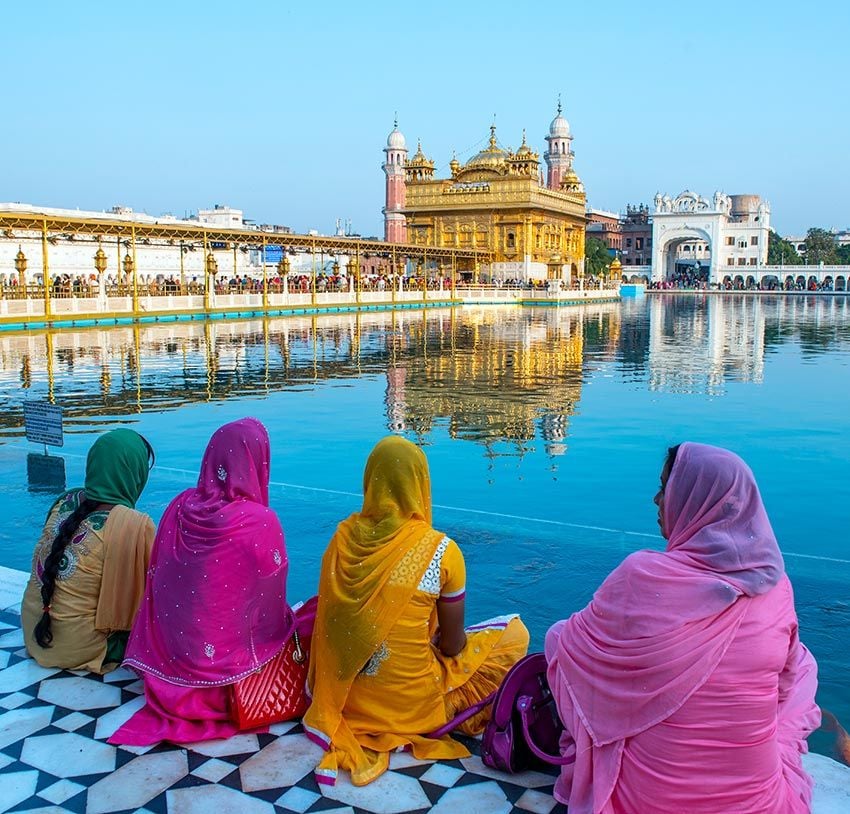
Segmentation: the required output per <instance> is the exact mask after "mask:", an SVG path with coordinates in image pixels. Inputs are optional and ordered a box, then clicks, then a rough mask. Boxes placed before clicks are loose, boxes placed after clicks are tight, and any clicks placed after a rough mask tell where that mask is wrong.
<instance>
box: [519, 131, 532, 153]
mask: <svg viewBox="0 0 850 814" xmlns="http://www.w3.org/2000/svg"><path fill="white" fill-rule="evenodd" d="M516 154H517V155H534V151H533V150H532V149H531V147H529V146H528V145H527V144H526V143H525V128H524V127H523V129H522V144H520V145H519V149H518V150H517V151H516Z"/></svg>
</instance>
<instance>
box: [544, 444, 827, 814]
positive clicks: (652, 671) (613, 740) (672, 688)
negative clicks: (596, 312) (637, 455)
mask: <svg viewBox="0 0 850 814" xmlns="http://www.w3.org/2000/svg"><path fill="white" fill-rule="evenodd" d="M655 503H656V504H657V505H658V522H659V525H660V526H661V533H662V534H663V535H664V537H665V538H666V539H667V541H668V543H667V549H666V551H664V552H658V551H638V552H636V553H634V554H631V555H630V556H629V557H627V558H626V559H625V561H624V562H623V563H622V564H621V565H620V566H619V567H617V568H616V569H615V570H614V571H613V572H612V573H611V574H610V576H609V577H608V578H607V579H606V580H605V582H603V584H602V586H601V587H600V588H599V590H598V591H597V592H596V594H595V595H594V597H593V600H592V601H591V603H590V604H589V605H588V606H587V607H586V608H584V609H583V610H581V611H579V612H578V613H575V614H573V616H571V617H570V618H569V619H568V620H566V621H565V622H559V623H557V624H556V625H555V626H554V627H553V628H552V629H551V630H550V631H549V633H548V634H547V637H546V655H547V658H548V660H549V683H550V685H551V687H552V691H553V693H554V695H555V698H556V701H557V704H558V709H559V712H560V715H561V719H562V721H563V723H564V725H565V727H566V733H565V735H564V737H563V738H562V741H561V749H562V753H563V754H564V755H565V756H572V757H573V762H572V763H570V764H568V765H567V766H565V767H564V768H563V770H562V774H561V777H560V778H559V780H558V783H557V784H556V786H555V797H556V798H557V799H558V800H560V801H561V802H563V803H566V804H567V805H568V806H569V810H570V814H591V812H593V814H620V813H621V812H622V813H623V814H633V812H641V814H653V813H654V812H680V811H682V812H684V811H687V812H689V814H716V812H720V811H723V812H726V811H728V812H732V811H734V812H752V813H753V814H755V812H759V813H760V814H761V813H762V812H764V813H766V812H775V813H776V814H798V813H799V814H803V812H808V811H809V810H810V806H811V799H812V781H811V780H810V778H809V777H808V776H807V775H806V773H805V771H804V770H803V768H802V765H801V760H800V755H801V754H802V753H804V752H805V751H806V736H807V735H808V734H809V733H810V732H811V731H812V730H814V729H815V728H817V726H818V724H819V722H820V713H819V711H818V708H817V707H816V706H815V703H814V697H815V690H816V688H817V665H816V664H815V661H814V659H813V658H812V656H811V654H810V653H809V651H808V650H806V648H805V647H804V646H803V645H802V644H801V643H800V639H799V637H798V632H797V616H796V614H795V612H794V597H793V594H792V591H791V583H790V582H789V581H788V577H787V576H786V575H785V568H784V565H783V562H782V555H781V554H780V552H779V547H778V546H777V543H776V538H775V537H774V535H773V530H772V529H771V526H770V521H769V520H768V518H767V514H766V512H765V509H764V506H763V504H762V500H761V496H760V495H759V491H758V487H757V486H756V483H755V480H754V479H753V474H752V472H751V471H750V470H749V468H748V467H747V466H746V464H745V463H744V462H743V461H742V460H741V459H740V458H738V457H737V456H736V455H733V454H732V453H731V452H728V451H726V450H723V449H718V448H717V447H710V446H705V445H703V444H692V443H687V444H682V445H681V446H679V447H673V448H672V449H671V450H670V451H669V454H668V457H667V461H666V462H665V464H664V468H663V470H662V472H661V489H660V491H659V492H658V494H657V495H656V496H655Z"/></svg>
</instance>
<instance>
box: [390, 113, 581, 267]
mask: <svg viewBox="0 0 850 814" xmlns="http://www.w3.org/2000/svg"><path fill="white" fill-rule="evenodd" d="M450 166H451V178H445V179H442V178H434V177H433V176H434V164H433V162H432V161H430V160H429V159H427V158H426V157H425V155H424V154H423V153H422V149H421V147H420V148H419V150H418V151H417V153H416V154H415V155H414V156H413V157H412V158H411V159H410V160H409V161H408V162H407V165H406V171H407V178H406V195H407V198H406V206H405V209H404V214H405V217H406V218H407V235H408V241H409V243H411V244H413V245H416V246H428V247H434V248H455V249H465V250H471V251H472V252H473V253H475V252H481V254H482V257H481V258H480V260H481V261H483V262H484V263H488V262H489V263H492V264H494V265H493V266H492V270H493V271H494V272H496V271H500V272H502V274H501V276H507V277H511V276H514V275H512V274H511V273H510V272H511V271H512V270H513V271H516V272H517V276H526V277H528V276H530V277H535V278H538V279H540V278H542V277H544V276H545V277H549V278H553V277H562V278H565V279H569V278H570V277H575V276H577V275H579V274H581V273H582V269H583V260H584V240H585V224H586V222H587V218H586V215H585V211H586V202H587V197H586V195H585V192H584V187H583V186H582V183H581V181H580V180H579V178H578V176H577V175H576V174H575V172H573V171H572V170H570V172H568V173H567V174H566V176H565V178H564V180H562V181H561V183H560V185H559V189H550V188H548V187H547V186H546V185H545V184H544V183H543V181H542V179H541V175H540V162H539V156H538V154H537V153H535V152H533V151H532V150H531V149H530V148H529V147H528V145H527V144H526V143H525V137H524V136H523V142H522V145H521V146H520V148H519V149H518V150H517V151H516V152H511V151H509V150H505V149H503V148H501V147H500V146H499V145H498V142H497V140H496V134H495V127H491V135H490V143H489V146H488V147H487V148H486V149H485V150H482V151H481V152H480V153H478V154H477V155H475V156H473V158H471V159H470V160H469V161H468V162H467V163H466V164H464V165H461V164H460V163H459V162H458V161H456V160H453V161H452V162H451V165H450ZM474 263H475V261H473V265H470V264H469V263H468V262H467V263H466V264H462V265H460V266H459V268H460V269H461V270H466V271H472V270H473V268H474ZM532 263H533V264H535V266H533V267H532V266H530V264H532ZM498 264H508V265H503V266H501V267H500V266H499V265H498ZM544 267H545V269H544ZM523 268H524V269H528V272H527V273H526V274H524V275H523V274H522V273H521V269H523ZM541 272H542V273H541Z"/></svg>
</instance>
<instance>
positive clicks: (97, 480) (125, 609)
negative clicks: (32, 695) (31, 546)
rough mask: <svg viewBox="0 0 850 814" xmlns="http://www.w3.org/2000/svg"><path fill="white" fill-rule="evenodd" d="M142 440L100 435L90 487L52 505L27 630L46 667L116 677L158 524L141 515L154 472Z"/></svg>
mask: <svg viewBox="0 0 850 814" xmlns="http://www.w3.org/2000/svg"><path fill="white" fill-rule="evenodd" d="M153 458H154V455H153V450H152V449H151V446H150V444H149V443H148V442H147V441H146V440H145V439H144V438H143V437H142V436H141V435H139V434H138V433H137V432H134V431H133V430H128V429H119V430H112V431H110V432H107V433H106V434H104V435H101V436H100V438H98V439H97V441H95V442H94V444H93V445H92V448H91V449H90V450H89V454H88V458H87V459H86V482H85V486H84V488H82V489H73V490H71V491H70V492H66V493H65V494H64V495H62V496H61V497H60V498H59V499H58V500H57V501H56V503H54V504H53V508H51V510H50V512H49V513H48V515H47V521H46V522H45V524H44V529H43V531H42V533H41V537H40V539H39V541H38V544H37V545H36V547H35V552H34V554H33V558H32V572H31V574H30V578H29V582H28V583H27V587H26V590H25V591H24V601H23V603H22V605H21V623H22V626H23V631H24V640H25V642H26V646H27V650H28V651H29V653H30V655H31V656H32V657H33V658H34V659H35V660H36V661H37V662H38V663H39V664H41V665H42V666H43V667H63V668H65V669H68V670H91V671H92V672H96V673H106V672H109V671H110V670H114V669H115V668H116V667H117V666H118V664H120V663H121V659H122V658H123V656H124V646H125V644H126V642H127V635H128V632H129V630H130V627H131V626H132V624H133V619H134V617H135V615H136V611H137V610H138V608H139V603H140V602H141V600H142V595H143V594H144V588H145V573H146V571H147V568H148V562H149V561H150V552H151V546H152V545H153V539H154V524H153V521H152V520H151V519H150V517H148V516H147V515H146V514H143V513H142V512H137V511H136V509H135V506H136V501H137V500H138V499H139V496H140V495H141V494H142V490H143V489H144V488H145V484H146V483H147V480H148V472H149V471H150V468H151V466H153Z"/></svg>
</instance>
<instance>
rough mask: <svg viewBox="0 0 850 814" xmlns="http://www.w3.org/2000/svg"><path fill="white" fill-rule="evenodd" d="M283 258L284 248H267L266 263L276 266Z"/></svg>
mask: <svg viewBox="0 0 850 814" xmlns="http://www.w3.org/2000/svg"><path fill="white" fill-rule="evenodd" d="M282 258H283V246H266V263H270V264H271V265H273V266H276V265H277V264H278V263H279V262H280V261H281V259H282Z"/></svg>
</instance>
